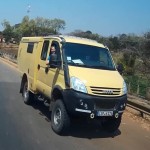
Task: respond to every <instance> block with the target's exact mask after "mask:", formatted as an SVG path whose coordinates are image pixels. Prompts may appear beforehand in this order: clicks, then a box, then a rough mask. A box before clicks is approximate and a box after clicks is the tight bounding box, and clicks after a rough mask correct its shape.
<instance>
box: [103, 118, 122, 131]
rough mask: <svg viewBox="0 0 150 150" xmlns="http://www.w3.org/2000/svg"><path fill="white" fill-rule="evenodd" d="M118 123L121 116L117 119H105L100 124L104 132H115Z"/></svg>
mask: <svg viewBox="0 0 150 150" xmlns="http://www.w3.org/2000/svg"><path fill="white" fill-rule="evenodd" d="M120 123H121V116H120V117H119V118H114V117H113V118H105V119H104V120H103V121H102V123H101V124H102V127H103V128H104V130H106V131H108V132H115V131H116V130H118V128H119V126H120Z"/></svg>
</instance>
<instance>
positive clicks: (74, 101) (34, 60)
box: [18, 36, 127, 134]
mask: <svg viewBox="0 0 150 150" xmlns="http://www.w3.org/2000/svg"><path fill="white" fill-rule="evenodd" d="M51 46H54V47H55V53H53V54H52V53H51V52H50V49H51ZM47 60H49V61H48V63H47ZM18 67H19V70H20V72H21V77H22V80H21V86H20V92H21V93H22V96H23V100H24V102H25V103H26V104H30V103H31V102H32V101H33V100H34V97H35V96H36V99H37V100H42V101H43V102H44V104H45V105H47V106H49V110H50V111H51V126H52V129H53V130H54V131H55V132H56V133H57V134H62V133H64V132H65V131H66V130H67V129H68V127H69V125H70V118H71V117H74V116H76V117H77V116H78V117H81V116H85V117H89V118H91V119H93V118H96V119H99V120H100V121H101V125H102V126H103V128H104V129H105V130H107V131H110V132H113V131H115V130H117V129H118V127H119V125H120V123H121V117H122V114H123V111H124V110H125V107H126V102H127V88H126V83H125V81H124V80H123V78H122V76H121V75H120V73H119V72H118V70H117V68H116V66H115V64H114V62H113V59H112V57H111V54H110V52H109V50H108V48H106V47H105V46H104V45H102V44H100V43H98V42H96V41H93V40H88V39H84V38H77V37H71V36H48V37H23V38H22V40H21V42H20V46H19V51H18Z"/></svg>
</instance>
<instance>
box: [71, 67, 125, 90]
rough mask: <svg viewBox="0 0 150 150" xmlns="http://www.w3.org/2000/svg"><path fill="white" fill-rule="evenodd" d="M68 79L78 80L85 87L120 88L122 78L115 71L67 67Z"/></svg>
mask: <svg viewBox="0 0 150 150" xmlns="http://www.w3.org/2000/svg"><path fill="white" fill-rule="evenodd" d="M69 74H70V77H76V78H78V79H80V80H81V81H82V82H83V83H84V84H85V86H87V87H89V86H94V87H108V88H122V86H123V81H124V80H123V78H122V76H121V75H120V74H119V72H118V71H116V70H113V71H112V70H102V69H92V68H83V67H77V66H69Z"/></svg>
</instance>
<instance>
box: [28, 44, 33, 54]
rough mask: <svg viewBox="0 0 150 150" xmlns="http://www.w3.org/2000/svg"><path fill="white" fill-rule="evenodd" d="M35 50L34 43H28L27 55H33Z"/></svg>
mask: <svg viewBox="0 0 150 150" xmlns="http://www.w3.org/2000/svg"><path fill="white" fill-rule="evenodd" d="M33 48H34V43H33V42H30V43H28V47H27V53H33Z"/></svg>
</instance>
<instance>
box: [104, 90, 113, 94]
mask: <svg viewBox="0 0 150 150" xmlns="http://www.w3.org/2000/svg"><path fill="white" fill-rule="evenodd" d="M103 93H105V94H108V95H111V94H113V90H103Z"/></svg>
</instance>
